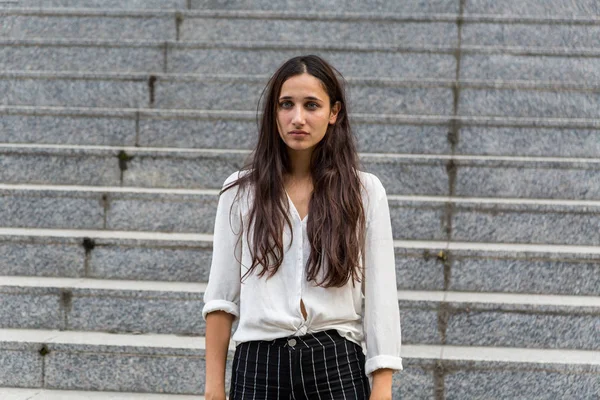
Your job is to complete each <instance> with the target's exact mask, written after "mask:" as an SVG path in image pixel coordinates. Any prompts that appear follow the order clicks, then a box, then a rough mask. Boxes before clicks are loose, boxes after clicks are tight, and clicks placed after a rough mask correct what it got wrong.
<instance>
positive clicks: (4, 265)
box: [0, 238, 85, 278]
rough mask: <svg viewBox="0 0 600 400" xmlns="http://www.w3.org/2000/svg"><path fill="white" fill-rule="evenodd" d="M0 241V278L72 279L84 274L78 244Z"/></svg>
mask: <svg viewBox="0 0 600 400" xmlns="http://www.w3.org/2000/svg"><path fill="white" fill-rule="evenodd" d="M15 239H17V240H14V239H13V240H7V238H0V275H5V276H6V275H17V276H37V277H42V276H48V277H65V278H76V277H80V276H83V274H84V257H85V255H84V250H83V247H82V246H81V245H80V244H79V243H68V242H66V241H62V240H59V241H57V242H55V243H51V242H47V243H32V241H31V240H28V239H27V238H25V239H23V238H15Z"/></svg>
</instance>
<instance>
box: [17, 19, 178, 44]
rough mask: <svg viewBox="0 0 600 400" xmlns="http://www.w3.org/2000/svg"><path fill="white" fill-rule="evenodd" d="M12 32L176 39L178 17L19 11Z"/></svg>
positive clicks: (21, 35)
mask: <svg viewBox="0 0 600 400" xmlns="http://www.w3.org/2000/svg"><path fill="white" fill-rule="evenodd" d="M13 18H14V23H13V25H12V30H11V32H10V37H11V38H13V39H32V38H46V39H49V38H60V39H70V38H72V39H94V40H99V39H120V40H135V39H138V40H175V39H176V33H175V19H174V18H173V17H172V16H169V15H165V16H164V17H143V18H135V17H126V16H122V17H109V16H85V15H78V16H61V15H16V16H14V17H13Z"/></svg>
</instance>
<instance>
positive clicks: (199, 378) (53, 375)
mask: <svg viewBox="0 0 600 400" xmlns="http://www.w3.org/2000/svg"><path fill="white" fill-rule="evenodd" d="M204 365H205V362H204V360H203V359H201V358H197V357H186V356H167V355H165V356H152V355H138V354H115V353H101V352H95V351H94V352H65V351H55V352H52V353H50V354H49V355H48V356H47V357H46V368H45V385H46V387H47V388H48V389H68V390H73V389H79V390H108V391H121V392H155V393H180V394H201V393H203V391H204Z"/></svg>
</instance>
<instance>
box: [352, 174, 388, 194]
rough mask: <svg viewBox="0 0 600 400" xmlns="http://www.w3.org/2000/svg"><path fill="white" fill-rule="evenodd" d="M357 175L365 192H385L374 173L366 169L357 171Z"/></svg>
mask: <svg viewBox="0 0 600 400" xmlns="http://www.w3.org/2000/svg"><path fill="white" fill-rule="evenodd" d="M358 177H359V178H360V181H361V183H362V186H363V188H364V189H365V191H366V192H367V194H369V195H375V196H379V195H382V194H385V188H384V187H383V184H382V183H381V180H380V179H379V178H378V177H377V176H376V175H374V174H372V173H370V172H366V171H358Z"/></svg>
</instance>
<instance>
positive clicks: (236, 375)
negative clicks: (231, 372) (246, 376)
mask: <svg viewBox="0 0 600 400" xmlns="http://www.w3.org/2000/svg"><path fill="white" fill-rule="evenodd" d="M239 350H241V349H239ZM240 353H241V351H238V352H237V360H236V361H237V364H236V367H235V377H234V378H232V380H233V398H234V399H235V395H236V394H237V383H238V377H239V376H240V374H239V370H240Z"/></svg>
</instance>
